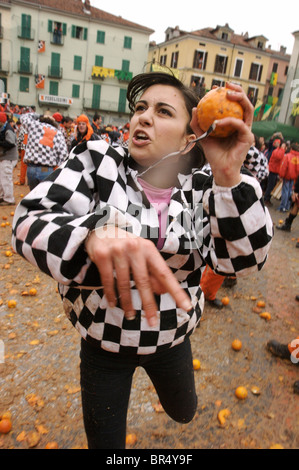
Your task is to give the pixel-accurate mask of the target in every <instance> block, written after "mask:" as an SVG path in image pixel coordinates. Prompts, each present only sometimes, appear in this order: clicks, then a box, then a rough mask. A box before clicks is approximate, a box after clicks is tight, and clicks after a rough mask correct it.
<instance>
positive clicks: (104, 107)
mask: <svg viewBox="0 0 299 470" xmlns="http://www.w3.org/2000/svg"><path fill="white" fill-rule="evenodd" d="M83 108H84V109H89V110H93V111H99V110H101V111H106V112H109V113H122V114H126V113H127V111H120V110H119V103H117V102H116V101H115V102H112V101H108V100H100V101H98V100H92V99H91V98H84V100H83Z"/></svg>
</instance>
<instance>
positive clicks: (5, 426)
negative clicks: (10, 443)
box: [0, 418, 12, 434]
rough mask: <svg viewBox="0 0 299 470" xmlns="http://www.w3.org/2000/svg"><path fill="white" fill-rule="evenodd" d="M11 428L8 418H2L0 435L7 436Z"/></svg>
mask: <svg viewBox="0 0 299 470" xmlns="http://www.w3.org/2000/svg"><path fill="white" fill-rule="evenodd" d="M11 428H12V424H11V420H10V419H9V418H3V419H1V421H0V433H1V434H7V433H9V431H10V430H11Z"/></svg>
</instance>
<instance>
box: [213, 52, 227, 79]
mask: <svg viewBox="0 0 299 470" xmlns="http://www.w3.org/2000/svg"><path fill="white" fill-rule="evenodd" d="M226 66H227V56H225V55H216V60H215V67H214V72H215V73H222V74H225V73H226Z"/></svg>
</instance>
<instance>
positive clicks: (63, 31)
mask: <svg viewBox="0 0 299 470" xmlns="http://www.w3.org/2000/svg"><path fill="white" fill-rule="evenodd" d="M66 27H67V24H66V23H62V34H63V35H64V36H66Z"/></svg>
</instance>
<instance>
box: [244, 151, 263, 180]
mask: <svg viewBox="0 0 299 470" xmlns="http://www.w3.org/2000/svg"><path fill="white" fill-rule="evenodd" d="M243 165H244V167H245V168H247V169H248V170H249V171H250V172H251V173H252V174H253V175H254V176H255V177H256V179H257V180H258V181H259V182H260V183H261V182H262V181H263V180H264V179H265V178H267V177H268V175H269V165H268V160H267V158H266V157H265V155H264V154H263V152H260V151H259V150H258V149H257V148H256V147H251V148H250V149H249V151H248V154H247V155H246V158H245V161H244V163H243Z"/></svg>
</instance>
